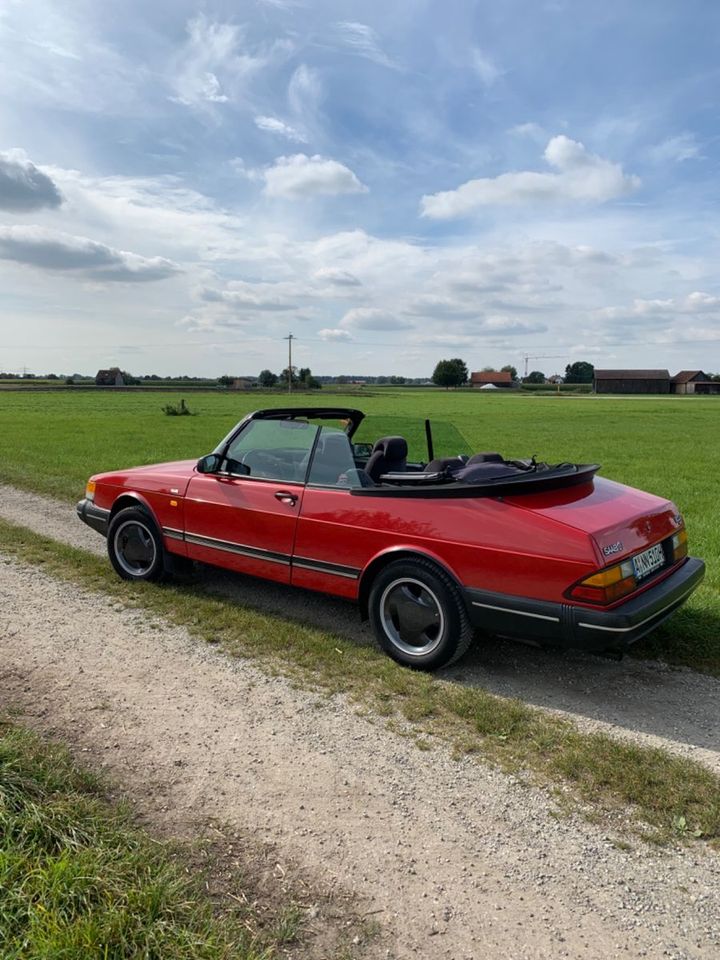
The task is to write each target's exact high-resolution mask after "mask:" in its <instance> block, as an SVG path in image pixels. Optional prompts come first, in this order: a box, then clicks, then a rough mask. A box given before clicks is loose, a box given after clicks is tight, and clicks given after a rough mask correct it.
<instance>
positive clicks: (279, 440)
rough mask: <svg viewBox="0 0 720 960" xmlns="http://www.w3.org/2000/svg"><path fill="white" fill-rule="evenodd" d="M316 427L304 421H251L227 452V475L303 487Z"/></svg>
mask: <svg viewBox="0 0 720 960" xmlns="http://www.w3.org/2000/svg"><path fill="white" fill-rule="evenodd" d="M317 429H318V428H317V427H315V426H313V425H312V424H309V423H307V422H306V421H304V420H251V421H250V423H248V424H247V426H246V427H245V428H244V430H243V431H242V433H240V435H239V436H237V437H236V438H235V439H234V440H233V442H232V443H231V444H230V447H229V449H228V452H227V458H228V463H227V468H226V469H227V471H228V473H233V474H236V475H238V476H249V477H256V478H258V479H263V480H282V481H285V482H295V483H303V482H304V480H305V474H306V473H307V467H308V463H309V460H310V452H311V450H312V448H313V443H314V442H315V436H316V434H317Z"/></svg>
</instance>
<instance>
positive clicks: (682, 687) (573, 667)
mask: <svg viewBox="0 0 720 960" xmlns="http://www.w3.org/2000/svg"><path fill="white" fill-rule="evenodd" d="M0 516H1V517H4V518H5V519H7V520H10V521H12V522H14V523H20V524H23V525H25V526H27V527H30V528H31V529H33V530H35V531H37V532H38V533H41V534H44V535H45V536H48V537H52V538H54V539H56V540H59V541H61V542H63V543H67V544H71V545H73V546H76V547H79V548H80V549H83V550H87V551H89V552H92V553H94V554H96V555H97V556H101V557H103V558H105V562H108V561H107V553H106V550H105V541H104V540H103V539H102V537H100V536H99V535H98V534H97V533H95V531H93V530H91V529H90V528H89V527H86V526H85V525H84V524H83V523H81V522H80V521H79V520H78V519H77V517H76V516H75V511H74V509H72V508H70V507H69V505H68V504H66V503H62V502H59V501H57V500H52V499H50V498H46V497H40V496H37V495H35V494H30V493H26V492H24V491H20V490H16V489H14V488H13V487H9V486H6V485H2V484H0ZM200 575H201V576H202V577H203V579H204V582H205V586H206V587H207V588H208V589H210V590H212V591H214V592H216V593H218V594H221V595H222V596H225V597H229V598H231V599H237V600H238V601H239V602H242V603H243V604H246V605H248V606H252V607H255V608H256V609H259V610H266V611H269V612H272V613H278V612H281V613H282V614H283V616H285V617H287V618H288V619H290V620H296V621H297V622H299V623H303V624H309V625H312V626H316V627H318V628H320V629H323V630H329V631H331V632H334V633H340V634H342V635H343V636H345V637H349V638H351V639H353V640H354V641H356V642H357V643H372V642H373V640H372V636H371V633H370V630H369V628H368V626H367V625H366V624H365V625H364V624H361V623H360V620H359V617H358V613H357V609H356V607H355V606H354V605H353V604H350V603H346V602H344V601H341V600H333V599H332V598H328V597H323V598H322V599H321V598H319V597H318V596H317V594H313V593H310V592H308V591H305V590H293V589H290V588H288V587H282V586H278V585H276V584H272V583H263V582H262V581H259V580H254V579H252V578H250V577H242V576H238V575H235V574H227V573H224V572H223V571H220V570H214V569H212V568H210V567H205V568H203V569H202V570H201V573H200ZM440 675H441V676H444V677H445V678H446V679H448V680H451V681H453V682H454V683H463V684H471V685H474V686H481V687H483V688H484V689H486V690H489V691H490V692H492V693H497V694H500V695H501V696H505V697H519V698H520V699H521V700H523V701H525V702H526V703H530V704H534V705H536V706H539V707H543V708H544V709H547V710H550V711H552V712H555V713H558V714H560V715H564V716H568V717H570V718H571V719H572V720H573V721H574V722H575V723H576V724H577V725H578V726H579V727H581V728H582V729H585V730H601V731H603V732H605V733H610V734H612V735H613V736H618V737H624V738H626V739H628V740H633V741H635V742H639V743H645V744H648V745H650V746H659V747H663V748H665V749H666V750H670V751H672V752H674V753H678V754H681V755H683V756H689V757H693V758H694V759H695V760H698V761H700V762H702V763H704V764H706V765H707V766H709V767H711V768H712V769H714V770H715V771H716V772H718V773H720V709H719V707H718V705H719V704H720V680H719V679H716V678H714V677H708V676H703V675H701V674H697V673H694V672H693V671H691V670H684V669H677V668H670V667H668V666H666V665H664V664H662V663H657V662H654V661H641V660H634V659H631V658H626V659H625V660H623V661H621V662H619V663H618V662H616V661H612V660H605V659H603V658H600V657H593V656H588V655H586V654H583V653H580V652H575V651H568V652H560V651H549V650H537V649H535V648H533V647H529V646H524V645H522V644H519V643H511V642H509V641H500V640H495V641H489V642H487V643H484V644H483V645H481V646H480V645H479V646H477V647H475V648H474V649H473V650H471V651H470V653H469V654H468V656H466V657H465V658H463V660H462V661H461V663H459V664H457V665H456V666H454V667H452V668H450V669H448V670H446V671H443V672H441V674H440Z"/></svg>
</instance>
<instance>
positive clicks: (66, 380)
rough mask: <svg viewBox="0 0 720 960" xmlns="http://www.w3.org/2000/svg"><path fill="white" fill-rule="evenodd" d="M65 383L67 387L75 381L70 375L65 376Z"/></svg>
mask: <svg viewBox="0 0 720 960" xmlns="http://www.w3.org/2000/svg"><path fill="white" fill-rule="evenodd" d="M65 383H66V384H67V386H68V387H72V386H74V384H75V381H74V380H73V378H72V377H66V378H65Z"/></svg>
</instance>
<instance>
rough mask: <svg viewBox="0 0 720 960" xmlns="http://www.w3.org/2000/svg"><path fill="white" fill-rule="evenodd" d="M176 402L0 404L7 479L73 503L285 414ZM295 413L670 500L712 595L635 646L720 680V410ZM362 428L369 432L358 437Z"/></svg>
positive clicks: (376, 398) (96, 399)
mask: <svg viewBox="0 0 720 960" xmlns="http://www.w3.org/2000/svg"><path fill="white" fill-rule="evenodd" d="M182 396H183V395H182V393H181V392H179V393H178V394H177V395H174V394H165V395H163V396H162V397H160V396H155V395H153V394H148V393H137V394H133V393H120V394H112V393H101V394H93V393H77V394H72V393H63V392H61V393H57V394H47V393H36V394H32V393H12V394H0V480H5V481H6V482H8V483H12V484H15V485H16V486H19V487H24V488H26V489H30V490H35V491H37V492H39V493H44V494H49V495H51V496H54V497H59V498H60V499H64V500H68V501H72V500H75V499H78V498H79V497H80V496H81V495H82V491H83V489H84V485H85V481H86V479H87V477H88V476H89V475H90V474H91V473H94V472H99V471H102V470H110V469H115V468H118V467H125V466H130V465H133V464H145V463H156V462H160V461H163V460H170V459H178V458H188V457H199V456H201V455H202V454H205V453H208V452H209V451H210V450H211V449H212V448H213V447H214V446H215V444H216V443H217V442H218V440H219V439H220V438H221V437H223V436H224V435H225V434H226V433H227V431H228V430H229V429H230V428H231V427H232V426H233V424H234V423H236V422H237V421H238V420H239V419H240V418H241V417H242V416H243V415H244V414H245V413H247V412H248V411H249V410H251V409H255V408H257V407H263V406H265V407H273V406H284V405H286V404H287V403H288V397H287V395H286V394H278V393H266V394H263V393H260V392H258V393H253V394H244V393H235V394H223V393H207V394H197V395H194V396H193V398H192V401H191V404H192V409H193V411H197V412H198V413H199V416H196V417H173V418H170V417H166V416H164V415H163V413H162V410H161V407H162V406H163V405H164V404H166V403H168V402H178V401H179V400H180V399H181V398H182ZM295 402H297V403H301V404H302V403H307V402H312V403H316V404H320V405H322V404H329V405H342V404H346V405H347V406H351V407H360V408H361V409H362V410H363V411H364V412H365V413H366V414H368V415H369V417H370V418H371V419H370V422H369V423H368V429H367V430H363V431H362V432H364V433H365V434H366V436H368V437H369V438H372V436H373V435H374V433H375V432H377V433H378V434H380V435H382V433H383V432H386V431H387V432H394V428H393V425H392V423H393V418H398V417H399V418H402V421H401V425H402V429H403V430H404V431H405V432H406V433H407V434H408V435H409V436H408V439H409V440H410V441H411V443H413V444H414V445H415V446H416V447H422V442H423V435H422V427H421V426H420V424H419V422H418V418H423V417H426V416H428V417H430V418H431V419H433V420H435V421H437V422H440V423H442V424H443V426H442V427H440V428H438V434H439V436H440V437H441V438H443V437H444V442H443V441H442V440H441V446H442V449H441V450H439V451H438V452H457V451H456V450H455V449H454V446H455V445H460V446H463V447H466V448H469V449H471V450H499V451H501V452H502V453H504V454H505V455H507V456H515V457H520V456H527V455H529V454H533V453H534V454H537V455H538V456H539V457H540V458H541V459H544V460H549V461H553V460H554V461H558V460H576V461H579V462H589V461H597V462H599V463H601V464H602V474H603V475H604V476H606V477H610V478H612V479H614V480H619V481H621V482H623V483H627V484H630V485H631V486H636V487H640V488H641V489H643V490H649V491H650V492H652V493H656V494H659V495H660V496H664V497H669V498H670V499H672V500H674V501H675V502H676V503H677V504H678V506H679V507H680V509H681V510H682V512H683V514H684V516H685V519H686V522H687V526H688V532H689V535H690V547H691V552H692V553H693V554H694V555H696V556H700V557H703V558H704V559H705V561H706V564H707V575H706V579H705V583H704V585H703V586H702V587H701V588H700V589H699V590H698V591H697V592H696V593H695V594H694V595H693V597H692V598H691V600H690V602H689V603H688V604H687V605H686V606H685V607H684V608H683V610H682V611H681V612H680V613H678V614H676V615H675V616H674V617H673V618H672V619H671V620H670V622H669V623H668V624H667V625H665V626H663V627H661V628H660V629H659V630H658V631H656V632H655V633H654V634H652V636H651V637H650V639H649V640H648V641H646V642H644V643H643V644H642V646H640V647H638V648H636V653H637V655H641V656H650V657H660V658H663V659H665V660H667V661H669V662H671V663H676V664H684V665H687V666H691V667H693V668H695V669H698V670H704V671H707V672H710V673H714V674H716V675H720V511H718V508H717V501H718V477H720V443H718V442H717V436H718V420H719V419H720V398H717V397H652V398H641V397H629V398H617V397H604V396H603V397H594V396H559V397H558V396H555V395H549V396H548V395H543V394H534V393H530V392H527V393H518V394H515V395H513V396H505V395H500V396H499V395H497V394H492V395H487V394H480V393H479V392H474V393H473V392H472V391H469V390H465V391H444V390H422V389H413V390H409V389H406V390H402V389H392V388H386V389H383V388H379V387H373V389H372V391H371V394H370V395H368V396H358V395H357V393H356V394H355V395H347V396H344V395H343V394H342V393H341V392H339V391H334V390H333V391H332V392H331V391H324V392H322V391H321V392H319V393H316V394H313V396H312V397H311V398H310V399H309V400H308V399H307V397H306V396H304V395H303V396H302V397H297V398H295ZM361 430H362V428H361Z"/></svg>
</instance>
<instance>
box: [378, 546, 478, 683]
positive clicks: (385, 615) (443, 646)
mask: <svg viewBox="0 0 720 960" xmlns="http://www.w3.org/2000/svg"><path fill="white" fill-rule="evenodd" d="M368 606H369V613H370V621H371V623H372V625H373V629H374V630H375V635H376V637H377V639H378V642H379V643H380V646H381V647H382V648H383V650H384V651H385V652H386V653H387V654H389V655H390V656H391V657H392V658H393V660H397V662H398V663H402V664H403V665H404V666H407V667H414V668H415V669H417V670H435V669H437V668H438V667H443V666H447V665H448V664H450V663H452V662H454V661H455V660H458V659H459V658H460V657H461V656H462V655H463V654H464V653H465V652H466V650H467V649H468V647H469V646H470V644H471V642H472V639H473V629H472V625H471V623H470V620H469V618H468V615H467V610H466V609H465V604H464V603H463V600H462V597H461V596H460V592H459V591H458V588H457V586H456V585H455V583H454V582H453V581H452V579H451V578H450V577H449V576H448V575H447V574H446V573H445V571H444V570H441V569H440V568H439V567H437V566H435V564H434V563H431V562H430V561H428V560H423V559H420V558H418V559H408V560H396V561H395V562H394V563H391V564H389V565H388V566H387V567H385V569H384V570H382V571H381V572H380V573H379V574H378V576H377V577H376V579H375V582H374V583H373V585H372V589H371V591H370V597H369V602H368Z"/></svg>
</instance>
